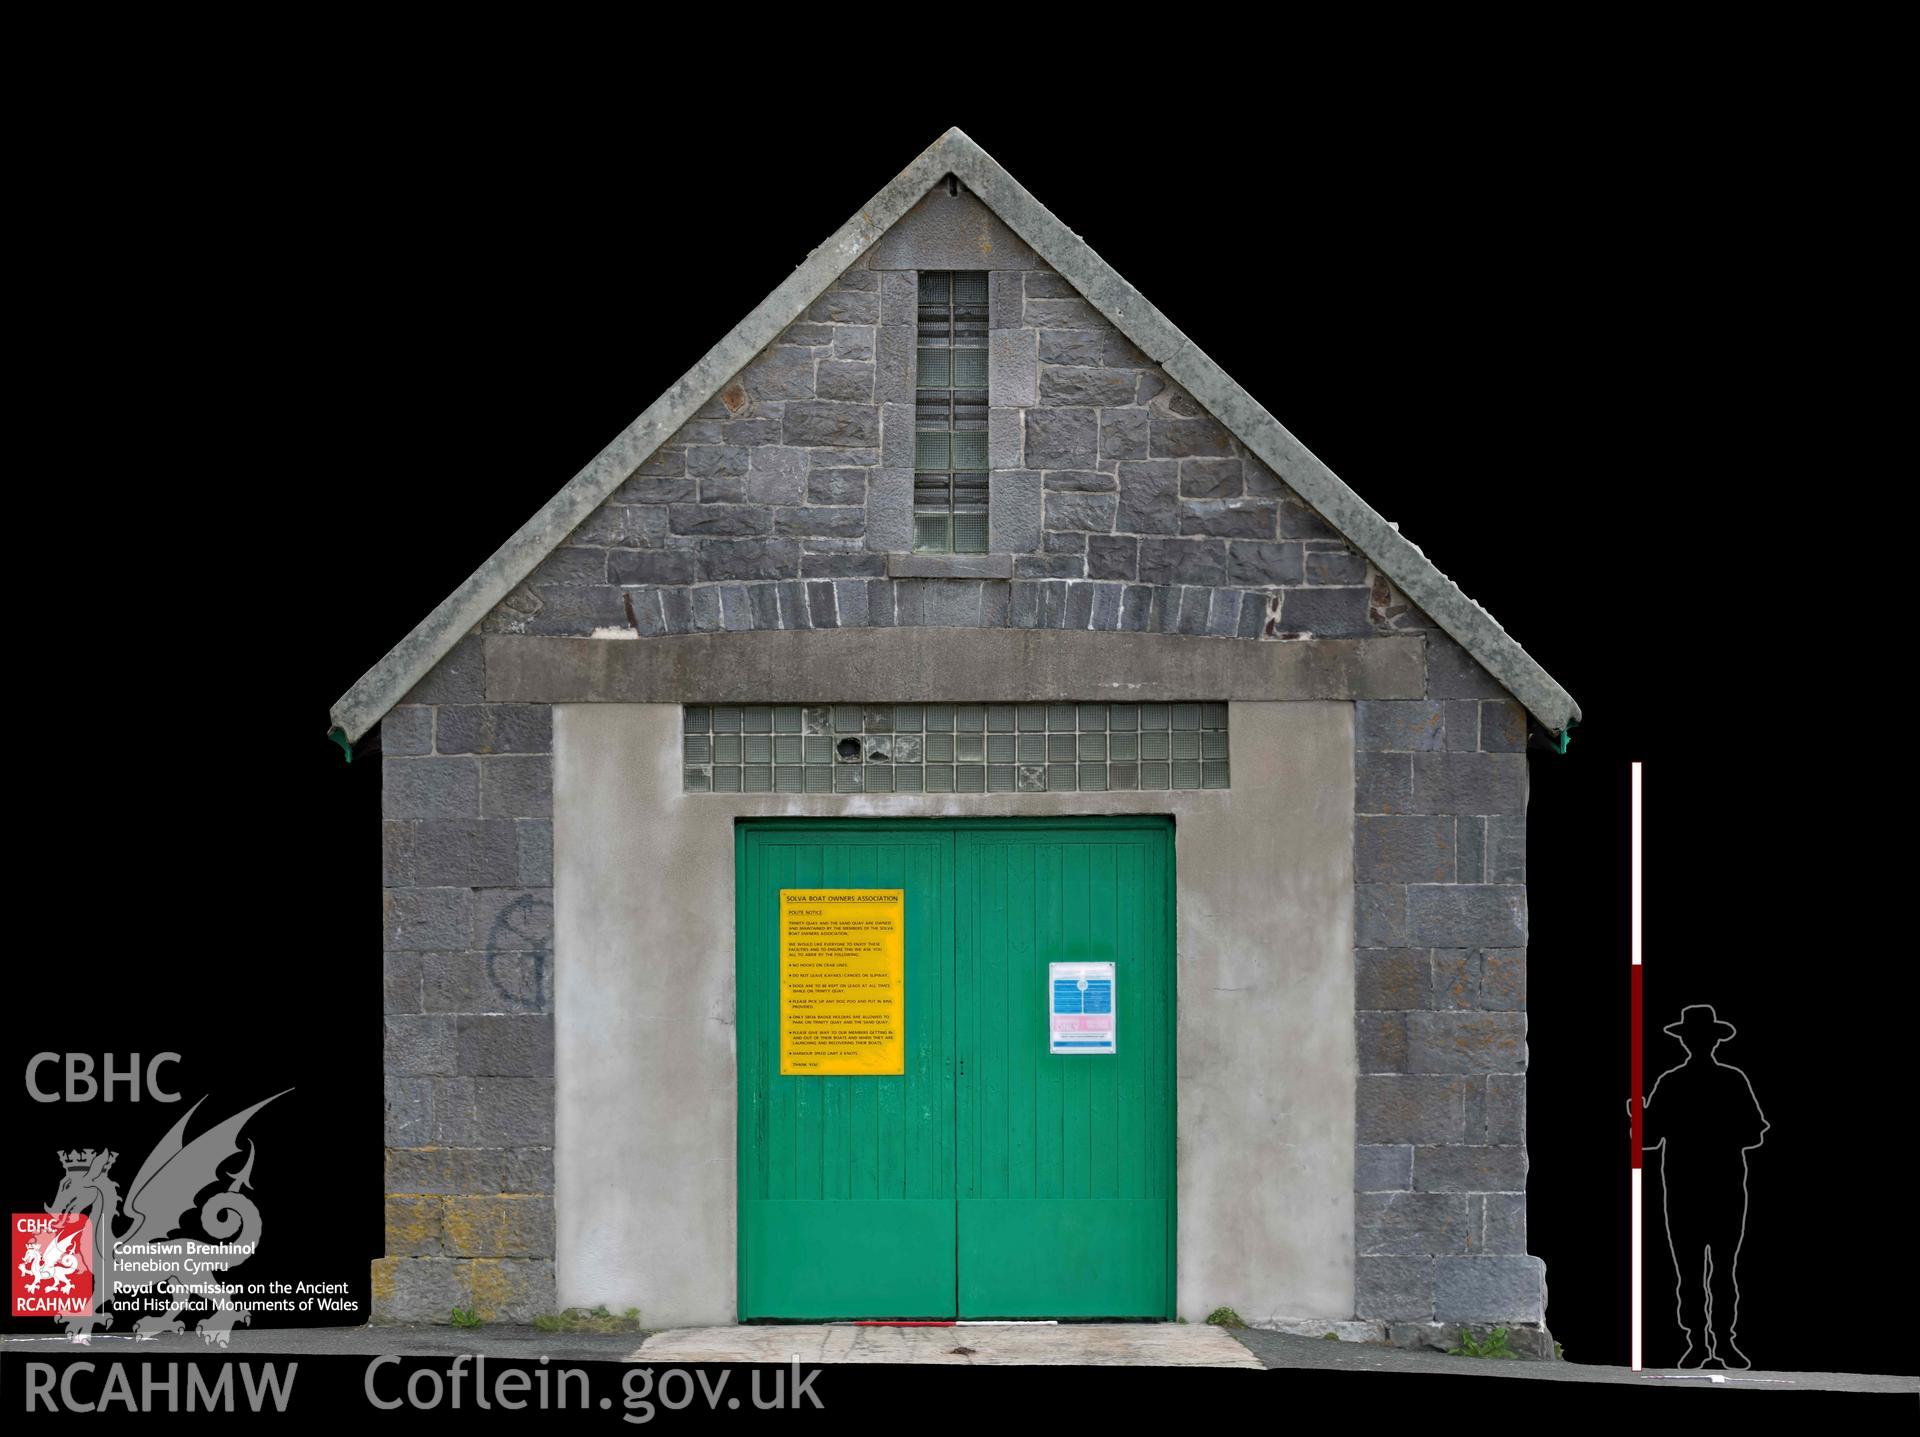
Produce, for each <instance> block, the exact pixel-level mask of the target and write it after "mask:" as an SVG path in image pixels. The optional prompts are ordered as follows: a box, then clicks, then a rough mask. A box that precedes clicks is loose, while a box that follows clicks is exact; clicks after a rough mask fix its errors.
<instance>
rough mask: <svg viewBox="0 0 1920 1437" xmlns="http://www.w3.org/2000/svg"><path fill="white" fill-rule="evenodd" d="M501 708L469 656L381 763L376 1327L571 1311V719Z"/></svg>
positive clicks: (457, 657) (458, 659) (423, 694)
mask: <svg viewBox="0 0 1920 1437" xmlns="http://www.w3.org/2000/svg"><path fill="white" fill-rule="evenodd" d="M485 699H486V684H485V655H484V651H483V650H482V649H481V647H480V646H479V644H478V642H477V640H463V641H462V642H461V643H460V644H458V645H456V646H455V648H454V650H453V651H452V653H450V654H449V655H448V657H447V659H445V660H443V661H442V662H441V664H440V665H439V667H437V668H436V669H435V670H434V671H433V672H432V673H431V674H429V675H428V677H427V678H426V679H425V680H424V681H423V682H422V683H420V684H419V685H417V686H416V687H415V689H414V691H413V693H412V694H410V695H409V704H408V706H407V707H406V709H404V710H396V712H404V713H407V714H408V715H409V718H408V719H407V721H406V723H405V725H404V728H403V733H404V734H405V735H407V741H406V743H405V744H404V745H403V746H402V748H401V749H400V751H399V752H396V753H393V754H389V755H388V756H387V757H386V759H385V761H384V762H383V763H382V764H381V779H382V804H381V806H382V811H383V814H384V821H383V824H382V839H383V842H382V864H381V869H382V872H381V882H382V885H383V892H382V910H383V922H382V936H383V946H384V948H385V949H386V954H385V969H386V972H385V983H384V987H383V991H384V994H385V999H384V1002H385V1007H386V1019H385V1024H386V1044H385V1058H384V1064H385V1070H386V1074H387V1079H386V1082H387V1124H386V1142H387V1154H386V1174H387V1176H386V1188H387V1222H386V1255H385V1256H384V1257H383V1258H381V1259H380V1260H379V1261H377V1262H376V1263H375V1264H374V1268H373V1294H374V1304H373V1319H374V1321H376V1322H439V1323H444V1322H447V1321H448V1320H449V1319H450V1317H451V1314H452V1311H453V1309H454V1308H455V1307H462V1308H465V1307H471V1308H472V1309H473V1310H474V1311H475V1313H476V1314H477V1315H478V1316H479V1317H480V1318H481V1319H482V1320H485V1321H493V1322H525V1321H528V1320H530V1319H531V1318H532V1317H533V1316H535V1315H537V1314H538V1313H541V1312H549V1311H552V1310H553V1309H554V1306H555V1297H554V1281H553V1257H554V1250H555V1249H554V1241H555V1239H554V1208H553V1018H552V1012H551V995H552V983H553V974H552V950H553V903H552V895H551V891H550V889H549V887H548V885H550V884H551V882H552V877H553V831H552V823H551V811H552V764H551V749H552V709H551V707H550V706H549V705H546V704H490V703H487V702H486V701H485ZM423 739H426V740H430V742H423Z"/></svg>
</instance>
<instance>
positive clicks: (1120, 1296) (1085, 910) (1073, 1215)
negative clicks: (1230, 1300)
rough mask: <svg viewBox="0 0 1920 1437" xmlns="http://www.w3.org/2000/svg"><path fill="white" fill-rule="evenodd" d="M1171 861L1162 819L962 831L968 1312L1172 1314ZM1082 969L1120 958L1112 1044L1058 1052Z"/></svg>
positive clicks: (958, 902) (962, 1156)
mask: <svg viewBox="0 0 1920 1437" xmlns="http://www.w3.org/2000/svg"><path fill="white" fill-rule="evenodd" d="M1171 864H1172V842H1171V831H1170V829H1169V828H1167V827H1166V826H1164V825H1160V824H1154V823H1152V822H1151V821H1148V822H1147V823H1143V824H1136V825H1134V826H1131V827H1111V826H1101V827H1089V828H1084V829H1083V828H1078V827H1071V826H1067V827H1063V826H1060V825H1055V824H1046V825H1036V826H1034V827H1032V828H1019V827H1005V828H1002V827H994V828H987V829H981V830H964V829H963V830H961V832H960V833H959V835H958V840H957V847H956V850H955V924H956V950H955V981H956V983H957V984H958V992H957V995H956V1000H955V1004H954V1011H955V1023H956V1040H957V1045H958V1056H959V1064H960V1078H959V1084H958V1092H957V1094H956V1102H955V1126H956V1130H957V1134H958V1140H959V1155H958V1165H957V1168H956V1174H955V1181H956V1184H957V1191H958V1201H959V1204H960V1222H959V1235H960V1254H959V1269H960V1315H961V1316H962V1317H987V1316H994V1317H1010V1316H1055V1317H1093V1316H1100V1317H1164V1316H1171V1315H1172V1314H1171V1311H1170V1307H1171V1296H1170V1294H1171V1291H1172V1283H1171V1276H1170V1274H1171V1264H1172V1252H1173V1249H1172V1235H1171V1212H1172V1197H1173V1076H1172V1075H1173V1066H1172V1053H1173V970H1172V962H1171V956H1172V952H1173V944H1172V941H1171V934H1170V928H1169V924H1170V920H1171V907H1170V902H1169V887H1170V882H1171V871H1172V869H1171ZM1077 961H1110V962H1112V963H1113V964H1114V987H1115V997H1116V1007H1115V1018H1116V1030H1117V1041H1116V1045H1115V1051H1114V1052H1113V1053H1111V1054H1097V1055H1092V1054H1072V1055H1070V1054H1054V1053H1049V1052H1048V1050H1047V1048H1048V1044H1047V965H1048V964H1049V963H1056V962H1077ZM976 1209H977V1210H978V1211H977V1213H976ZM1016 1269H1018V1271H1017V1272H1016V1271H1015V1270H1016Z"/></svg>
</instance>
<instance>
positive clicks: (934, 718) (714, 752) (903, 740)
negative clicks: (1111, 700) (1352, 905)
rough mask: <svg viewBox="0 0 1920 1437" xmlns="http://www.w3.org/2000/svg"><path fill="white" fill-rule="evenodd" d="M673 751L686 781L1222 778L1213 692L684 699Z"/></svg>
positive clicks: (1220, 720)
mask: <svg viewBox="0 0 1920 1437" xmlns="http://www.w3.org/2000/svg"><path fill="white" fill-rule="evenodd" d="M769 729H771V730H772V732H770V733H769V732H768V730H769ZM680 762H681V769H682V773H683V786H684V788H685V791H686V792H688V793H735V794H743V793H1046V792H1054V793H1105V792H1135V791H1139V790H1150V789H1162V790H1173V789H1209V788H1227V787H1229V786H1230V783H1229V778H1230V773H1229V762H1230V759H1229V745H1228V742H1227V705H1225V704H1223V703H1175V704H1102V703H1095V704H1071V703H1046V704H1040V703H1028V704H1006V703H989V704H974V703H937V704H893V703H864V704H851V703H813V704H779V705H767V704H734V705H726V704H717V705H699V704H689V705H688V706H686V708H685V709H684V710H683V711H682V715H681V734H680Z"/></svg>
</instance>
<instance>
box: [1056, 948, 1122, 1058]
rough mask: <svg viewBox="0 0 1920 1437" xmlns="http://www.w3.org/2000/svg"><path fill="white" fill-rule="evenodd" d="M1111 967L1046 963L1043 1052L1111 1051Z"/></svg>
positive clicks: (1112, 1033)
mask: <svg viewBox="0 0 1920 1437" xmlns="http://www.w3.org/2000/svg"><path fill="white" fill-rule="evenodd" d="M1114 1037H1115V1034H1114V1002H1113V964H1111V963H1049V964H1047V1051H1048V1052H1049V1053H1111V1052H1113V1051H1114Z"/></svg>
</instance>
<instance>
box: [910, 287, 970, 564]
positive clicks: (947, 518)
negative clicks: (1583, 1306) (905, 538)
mask: <svg viewBox="0 0 1920 1437" xmlns="http://www.w3.org/2000/svg"><path fill="white" fill-rule="evenodd" d="M914 385H915V393H914V436H913V471H914V472H913V547H914V548H915V549H917V550H920V551H921V552H923V553H936V554H984V553H986V552H987V276H986V273H985V271H980V270H923V271H921V273H920V306H919V328H918V334H917V339H916V345H915V380H914Z"/></svg>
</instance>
